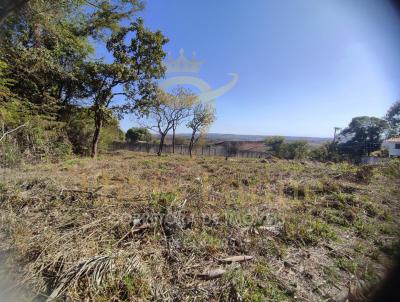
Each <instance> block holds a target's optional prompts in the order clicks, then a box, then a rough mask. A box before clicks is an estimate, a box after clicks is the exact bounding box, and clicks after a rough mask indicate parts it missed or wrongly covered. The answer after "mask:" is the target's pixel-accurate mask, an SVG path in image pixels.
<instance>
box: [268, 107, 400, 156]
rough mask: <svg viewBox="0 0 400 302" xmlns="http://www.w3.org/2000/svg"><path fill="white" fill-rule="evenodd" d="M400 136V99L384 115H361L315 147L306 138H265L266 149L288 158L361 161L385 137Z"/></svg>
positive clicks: (379, 147) (377, 146)
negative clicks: (325, 141)
mask: <svg viewBox="0 0 400 302" xmlns="http://www.w3.org/2000/svg"><path fill="white" fill-rule="evenodd" d="M396 136H400V101H397V102H395V103H394V104H393V106H392V107H390V109H389V110H388V112H387V114H386V115H385V117H383V118H377V117H370V116H359V117H355V118H353V119H352V120H351V122H350V124H349V125H348V126H347V127H346V128H344V129H343V130H342V131H341V132H340V133H339V134H338V135H337V136H336V137H335V138H334V139H333V140H332V141H331V142H327V143H325V144H324V145H322V146H319V147H312V146H310V145H309V144H308V143H307V142H306V141H295V142H286V141H285V138H284V137H281V136H275V137H270V138H267V139H266V140H265V146H266V151H267V152H268V153H270V154H271V155H272V156H276V157H279V158H285V159H304V158H311V159H315V160H320V161H340V160H353V161H359V160H360V158H361V157H362V156H364V155H370V154H371V153H373V152H374V151H377V150H380V149H381V145H382V142H383V140H384V139H386V138H391V137H396Z"/></svg>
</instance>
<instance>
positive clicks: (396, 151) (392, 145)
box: [382, 142, 400, 156]
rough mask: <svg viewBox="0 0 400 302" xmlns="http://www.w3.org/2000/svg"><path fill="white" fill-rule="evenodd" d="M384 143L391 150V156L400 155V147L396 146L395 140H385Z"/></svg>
mask: <svg viewBox="0 0 400 302" xmlns="http://www.w3.org/2000/svg"><path fill="white" fill-rule="evenodd" d="M397 144H399V143H397ZM382 145H383V146H384V147H386V148H387V149H388V150H389V155H390V156H400V149H396V148H395V146H396V143H395V142H383V144H382Z"/></svg>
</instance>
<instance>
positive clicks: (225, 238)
mask: <svg viewBox="0 0 400 302" xmlns="http://www.w3.org/2000/svg"><path fill="white" fill-rule="evenodd" d="M399 171H400V164H399V162H396V161H393V162H391V163H390V164H388V165H385V166H378V167H374V168H370V167H355V166H352V165H348V164H343V163H341V164H322V163H315V162H298V161H286V160H274V159H271V160H259V159H232V160H228V161H225V160H224V159H223V158H196V159H193V160H191V159H189V158H188V157H183V156H166V157H156V156H153V155H148V154H140V153H129V152H116V153H112V154H105V155H102V156H100V157H99V158H98V159H97V160H93V159H87V158H82V159H80V158H77V159H71V160H69V161H66V162H62V163H57V164H41V165H35V166H24V167H21V168H19V169H14V170H3V171H2V174H3V175H2V178H1V179H0V209H1V212H0V213H1V242H0V248H1V255H2V257H1V258H2V264H1V270H2V276H3V277H4V276H6V277H7V278H8V279H11V280H8V283H10V284H12V286H11V288H9V290H10V291H16V290H18V291H19V292H20V295H22V296H23V297H22V298H23V299H28V300H32V299H38V300H46V299H49V300H51V299H54V298H56V299H59V300H68V299H69V300H70V301H78V300H84V301H193V300H196V301H290V300H297V301H323V300H325V301H329V300H343V301H344V299H346V298H347V297H348V296H349V295H350V296H358V297H362V296H363V295H365V291H366V289H368V288H371V287H372V286H373V285H374V284H376V283H377V282H378V281H379V279H380V278H382V277H383V274H384V273H385V272H386V270H387V269H388V268H389V267H390V266H391V265H392V260H393V257H394V256H395V252H396V251H397V250H398V247H399V245H398V239H399V230H400V228H399V224H400V217H399V215H400V211H399V199H400V198H399V197H400V181H399V180H400V175H399V174H400V172H399Z"/></svg>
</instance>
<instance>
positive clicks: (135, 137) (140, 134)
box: [125, 128, 152, 143]
mask: <svg viewBox="0 0 400 302" xmlns="http://www.w3.org/2000/svg"><path fill="white" fill-rule="evenodd" d="M125 139H126V140H127V141H128V142H130V143H136V142H139V141H144V142H150V141H151V139H152V135H151V133H150V131H149V130H147V129H146V128H131V129H128V131H127V132H126V134H125Z"/></svg>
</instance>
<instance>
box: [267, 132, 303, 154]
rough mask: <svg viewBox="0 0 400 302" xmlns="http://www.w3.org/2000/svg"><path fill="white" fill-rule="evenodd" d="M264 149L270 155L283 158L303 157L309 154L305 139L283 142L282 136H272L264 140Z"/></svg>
mask: <svg viewBox="0 0 400 302" xmlns="http://www.w3.org/2000/svg"><path fill="white" fill-rule="evenodd" d="M265 146H266V151H267V152H269V153H270V154H271V155H273V156H276V157H279V158H285V159H304V158H307V157H308V156H309V153H310V148H309V145H308V143H307V142H306V141H294V142H290V143H286V142H285V138H284V137H282V136H273V137H270V138H267V139H266V140H265Z"/></svg>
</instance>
